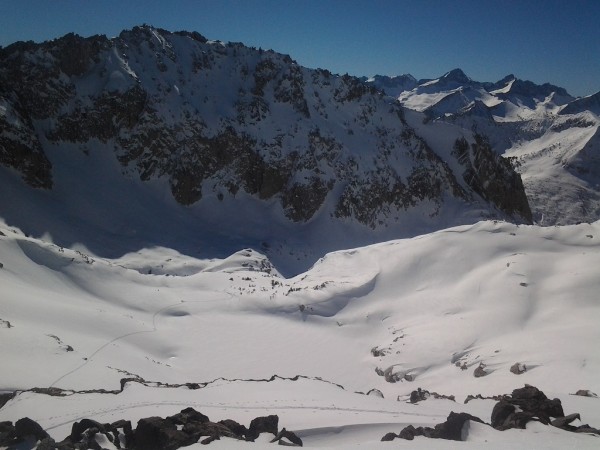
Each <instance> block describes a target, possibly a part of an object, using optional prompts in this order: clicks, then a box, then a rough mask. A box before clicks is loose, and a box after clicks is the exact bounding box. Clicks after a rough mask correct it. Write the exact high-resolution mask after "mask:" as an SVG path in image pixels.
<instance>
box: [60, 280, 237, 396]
mask: <svg viewBox="0 0 600 450" xmlns="http://www.w3.org/2000/svg"><path fill="white" fill-rule="evenodd" d="M223 293H224V294H227V295H229V296H230V298H234V295H233V294H230V293H229V292H223ZM218 301H222V299H212V300H192V301H188V300H181V301H180V302H178V303H174V304H172V305H168V306H165V307H163V308H161V309H159V310H158V311H156V312H155V313H154V314H153V315H152V329H151V330H141V331H133V332H131V333H125V334H123V335H121V336H117V337H116V338H114V339H111V340H110V341H108V342H106V343H105V344H103V345H101V346H100V347H98V348H97V349H96V350H95V351H94V352H93V353H92V354H90V356H88V357H87V359H86V360H85V362H84V363H83V364H81V365H80V366H78V367H76V368H74V369H72V370H70V371H69V372H67V373H65V374H64V375H62V376H60V377H59V378H57V379H56V380H54V381H53V382H52V383H51V384H50V386H49V387H54V386H55V385H56V384H57V383H59V382H60V381H62V380H63V379H64V378H66V377H68V376H70V375H73V374H74V373H76V372H77V371H79V370H81V369H82V368H84V367H85V366H86V365H88V364H89V363H90V362H92V360H93V359H94V356H96V355H97V354H98V353H100V352H101V351H102V350H104V349H105V348H107V347H108V346H109V345H111V344H114V343H115V342H117V341H120V340H122V339H125V338H128V337H130V336H135V335H138V334H147V333H155V332H156V331H158V328H157V326H156V317H157V316H158V315H159V314H160V313H162V312H165V311H168V310H169V309H171V308H175V307H176V306H181V305H182V304H185V303H190V304H191V303H212V302H218Z"/></svg>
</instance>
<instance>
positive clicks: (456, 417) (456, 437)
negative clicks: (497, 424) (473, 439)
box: [384, 411, 484, 441]
mask: <svg viewBox="0 0 600 450" xmlns="http://www.w3.org/2000/svg"><path fill="white" fill-rule="evenodd" d="M470 420H473V421H475V422H479V423H484V422H483V420H481V419H480V418H479V417H475V416H472V415H471V414H467V413H455V412H454V411H452V412H450V414H449V415H448V418H447V419H446V421H445V422H443V423H440V424H437V425H436V426H435V428H430V427H418V428H415V427H414V426H412V425H408V426H407V427H405V428H404V429H403V430H402V431H401V432H400V434H399V435H398V437H400V438H402V439H406V440H409V441H412V440H413V439H414V438H415V436H425V437H428V438H433V439H447V440H451V441H464V440H466V438H467V433H468V423H469V421H470ZM390 434H391V433H388V434H387V435H386V436H389V435H390ZM384 437H385V436H384Z"/></svg>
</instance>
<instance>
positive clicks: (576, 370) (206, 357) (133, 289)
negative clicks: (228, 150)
mask: <svg viewBox="0 0 600 450" xmlns="http://www.w3.org/2000/svg"><path fill="white" fill-rule="evenodd" d="M0 231H1V232H2V234H0V262H1V263H2V268H1V269H0V285H1V286H2V290H1V292H0V334H1V342H2V345H1V346H0V358H1V360H2V365H1V366H0V380H2V381H1V382H2V385H0V391H15V390H17V391H27V390H28V389H30V388H32V387H56V388H62V389H67V390H73V391H81V390H98V389H107V390H117V391H119V387H120V380H121V379H122V378H126V377H129V378H131V377H133V378H136V379H138V380H139V381H140V382H138V383H135V382H134V383H128V384H126V385H125V389H124V390H123V392H121V393H119V394H117V395H115V394H102V393H99V392H97V391H94V392H89V393H72V394H71V395H68V396H66V397H54V396H48V395H45V394H40V393H35V392H30V391H27V392H22V393H20V394H18V395H17V396H16V397H15V398H14V399H13V400H10V401H9V402H8V403H7V404H6V405H5V406H4V407H3V408H1V409H0V421H1V420H12V421H15V420H17V419H19V418H21V417H23V416H29V417H31V418H33V419H34V420H37V421H39V422H40V423H41V424H42V426H43V427H44V428H45V429H47V430H48V431H49V432H50V434H51V435H52V436H54V437H56V438H59V439H62V438H63V437H64V436H65V435H66V434H68V432H69V431H68V429H69V428H70V425H71V423H72V422H73V421H74V420H78V419H80V418H82V417H91V418H95V419H97V420H101V421H110V420H112V418H126V419H130V420H134V421H135V420H137V419H138V418H140V417H145V416H149V415H163V416H164V415H166V414H171V413H173V412H176V411H179V410H180V409H183V408H184V407H186V406H193V407H195V408H196V409H198V410H200V411H203V412H204V413H206V414H208V415H209V417H211V418H213V417H214V418H215V419H220V418H225V417H229V418H233V419H236V420H239V421H241V422H248V421H249V420H250V418H253V417H256V416H257V415H264V414H267V413H269V414H271V413H276V414H279V415H280V423H281V424H282V425H283V426H286V427H287V428H288V429H292V430H295V431H298V434H299V435H300V436H301V437H302V438H303V439H305V443H306V445H307V446H313V447H321V448H327V447H332V448H348V447H352V446H357V447H361V448H374V447H376V446H378V445H381V446H382V447H383V446H384V445H386V444H376V441H379V439H380V438H381V436H383V434H385V433H386V432H388V431H395V432H398V431H399V430H400V429H401V428H402V427H403V426H405V425H406V424H409V423H412V424H414V425H415V426H416V425H419V424H420V425H432V424H435V423H439V422H442V421H443V420H444V419H445V416H446V415H447V414H448V412H449V411H450V410H454V411H467V412H470V413H472V414H475V415H479V416H480V417H481V418H482V419H484V420H489V414H490V412H491V408H492V407H493V404H494V402H493V401H490V400H479V401H472V402H469V403H468V404H467V405H464V404H463V403H462V400H463V399H464V398H465V397H466V396H467V395H468V394H483V395H492V394H502V393H508V392H510V391H511V390H512V389H514V388H516V387H520V386H522V385H523V384H524V383H529V384H533V385H535V386H537V387H539V388H540V389H542V390H543V391H545V392H546V393H547V395H549V396H550V397H552V396H558V397H559V398H561V399H562V400H563V404H564V407H565V412H566V413H569V412H580V413H581V414H582V421H583V422H586V423H590V424H591V425H592V426H594V425H595V426H597V425H598V424H599V423H600V404H599V403H598V399H595V398H580V397H574V396H570V395H569V394H570V393H573V392H575V391H576V390H578V389H590V390H592V391H594V392H599V391H600V382H599V381H598V377H597V374H598V373H599V371H600V351H599V350H598V348H597V346H596V345H595V343H597V342H599V341H600V328H598V326H597V324H598V323H599V320H600V305H599V304H598V301H597V292H598V290H599V288H600V278H599V277H598V276H597V275H598V270H597V267H599V264H600V252H599V251H598V247H599V246H600V244H599V243H598V242H599V238H600V222H596V223H593V224H582V225H576V226H565V227H551V228H540V227H537V226H516V225H511V224H507V223H503V222H480V223H477V224H475V225H471V226H462V227H457V228H451V229H446V230H442V231H439V232H436V233H432V234H428V235H423V236H419V237H415V238H412V239H406V240H398V241H390V242H384V243H381V244H376V245H373V246H370V247H364V248H358V249H355V250H347V251H339V252H335V253H331V254H328V255H326V256H325V257H324V258H322V259H321V260H320V261H318V262H317V263H316V264H315V265H314V266H313V267H312V268H311V269H310V270H308V271H307V272H305V273H302V274H300V275H298V276H295V277H293V278H287V279H286V278H284V277H282V276H281V275H280V274H279V272H278V271H277V269H276V268H275V267H273V266H272V265H271V263H270V262H269V261H268V260H267V259H266V258H265V257H264V256H263V255H262V254H260V253H259V252H256V251H254V250H251V249H246V250H241V251H239V252H236V253H234V254H232V255H231V256H230V257H228V258H226V259H223V260H203V261H201V260H195V259H193V258H190V257H186V256H184V255H180V254H177V253H175V252H173V251H172V250H168V249H161V248H154V249H146V250H143V251H140V252H138V253H131V254H128V255H125V256H123V257H122V258H120V259H118V260H111V259H104V258H98V257H96V256H95V255H92V254H86V253H84V252H81V251H76V250H72V249H68V248H60V247H58V246H56V245H54V244H52V243H50V242H48V241H44V240H40V239H34V238H30V237H26V236H24V235H23V234H22V233H21V232H20V230H18V229H16V228H13V227H10V226H7V225H6V224H3V225H2V226H1V227H0ZM516 362H519V363H521V364H525V366H526V367H527V371H526V372H525V373H523V374H521V375H515V374H513V373H511V372H510V371H509V368H510V366H512V365H513V364H514V363H516ZM480 365H481V366H482V367H483V368H484V370H485V371H486V372H488V373H489V374H488V375H487V376H484V377H481V378H475V377H474V376H473V371H474V370H475V368H477V367H479V366H480ZM463 368H464V369H463ZM380 374H381V375H380ZM275 375H276V376H277V377H275V378H273V376H275ZM297 376H300V377H299V378H298V377H297ZM270 379H272V381H267V380H270ZM386 379H387V381H386ZM142 380H145V384H144V383H142ZM213 380H214V381H213ZM244 380H245V381H244ZM250 380H255V381H250ZM258 380H263V381H258ZM409 380H412V381H409ZM390 381H394V382H390ZM156 383H169V384H170V385H169V386H170V387H169V386H166V385H164V384H163V385H162V386H163V387H160V385H158V384H156ZM185 383H199V384H201V386H203V387H202V388H200V389H197V390H190V389H188V388H187V387H186V385H185ZM178 386H180V387H178ZM417 387H421V388H424V389H428V390H431V391H436V392H439V393H442V394H446V395H455V396H456V399H457V402H452V401H450V400H433V399H430V400H427V401H425V402H423V403H420V404H419V405H416V406H415V405H410V404H407V403H405V401H406V399H407V398H408V395H409V394H410V392H411V391H412V390H414V389H416V388H417ZM372 388H377V389H379V390H380V391H381V392H382V393H383V395H384V397H385V398H383V399H382V398H379V397H375V396H366V395H362V394H358V393H356V392H357V391H360V392H363V393H366V392H367V391H369V390H370V389H372ZM397 399H398V400H400V401H398V400H397ZM540 431H541V430H540V429H539V428H536V427H532V429H531V430H527V431H519V432H516V431H514V430H513V431H509V432H504V433H500V432H496V431H493V430H488V429H484V428H479V427H477V426H474V427H473V432H472V433H471V437H470V442H471V445H472V447H473V448H476V447H477V446H478V445H481V444H482V442H483V441H486V440H488V441H491V442H494V443H495V445H498V447H497V448H508V447H510V446H511V445H517V446H523V445H533V446H536V445H537V446H538V447H542V446H543V447H546V446H548V447H550V448H565V447H571V446H579V448H594V446H597V442H598V441H597V440H596V438H593V437H590V436H582V435H572V434H568V433H566V432H562V431H560V430H555V429H552V430H544V432H540ZM396 443H398V445H402V444H404V445H408V444H409V443H408V442H406V443H404V442H398V441H395V444H394V445H396ZM414 444H417V445H423V446H424V447H427V448H453V447H452V443H448V442H430V441H424V440H420V439H417V440H416V441H415V442H414ZM249 445H250V444H246V443H232V442H221V443H217V444H215V447H216V448H261V447H260V445H262V444H260V445H257V446H256V447H254V446H249ZM264 445H265V446H266V445H268V444H264ZM219 446H221V447H219ZM492 448H494V447H492Z"/></svg>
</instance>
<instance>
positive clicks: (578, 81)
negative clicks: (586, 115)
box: [0, 0, 600, 95]
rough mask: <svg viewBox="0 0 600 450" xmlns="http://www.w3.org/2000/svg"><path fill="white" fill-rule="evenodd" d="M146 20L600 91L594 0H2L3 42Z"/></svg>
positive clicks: (335, 63)
mask: <svg viewBox="0 0 600 450" xmlns="http://www.w3.org/2000/svg"><path fill="white" fill-rule="evenodd" d="M142 23H148V24H151V25H154V26H157V27H162V28H166V29H168V30H170V31H177V30H188V31H198V32H200V33H201V34H203V35H205V36H206V37H207V38H209V39H220V40H222V41H238V42H243V43H245V44H247V45H251V46H254V47H262V48H264V49H273V50H276V51H278V52H282V53H287V54H289V55H290V56H291V57H292V58H293V59H295V60H296V61H298V63H300V64H302V65H304V66H307V67H313V68H315V67H321V68H327V69H329V70H331V71H332V72H336V73H350V74H351V75H359V76H360V75H374V74H384V75H398V74H402V73H411V74H413V75H414V76H415V77H417V78H434V77H437V76H439V75H442V74H443V73H445V72H447V71H449V70H451V69H453V68H456V67H460V68H461V69H463V70H464V71H465V73H466V74H467V75H468V76H470V77H471V78H473V79H475V80H478V81H497V80H499V79H500V78H502V77H504V76H505V75H507V74H509V73H514V74H515V75H516V76H517V77H519V78H522V79H529V80H532V81H534V82H536V83H544V82H550V83H552V84H556V85H559V86H562V87H565V88H566V89H567V90H568V91H569V92H570V93H571V94H573V95H589V94H593V93H595V92H598V91H600V0H560V1H558V0H539V1H536V0H519V1H515V0H497V1H490V0H476V1H475V0H429V1H428V0H372V1H367V0H362V1H355V0H262V1H259V0H196V1H192V0H170V1H168V2H167V1H165V0H161V1H157V0H146V1H133V0H119V1H116V0H95V1H92V0H0V45H2V46H6V45H8V44H10V43H12V42H14V41H17V40H33V41H36V42H39V41H43V40H48V39H52V38H55V37H59V36H62V35H63V34H66V33H68V32H70V31H73V32H75V33H78V34H80V35H82V36H89V35H92V34H106V35H108V36H109V37H110V36H115V35H117V34H118V33H119V32H120V31H121V30H123V29H127V28H131V27H133V26H134V25H140V24H142Z"/></svg>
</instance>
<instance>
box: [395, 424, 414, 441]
mask: <svg viewBox="0 0 600 450" xmlns="http://www.w3.org/2000/svg"><path fill="white" fill-rule="evenodd" d="M388 434H389V433H388ZM415 436H418V434H417V430H416V428H415V427H413V426H412V425H409V426H407V427H404V428H403V429H402V431H401V432H400V434H399V435H398V437H399V438H401V439H406V440H407V441H412V440H413V439H414V438H415Z"/></svg>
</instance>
